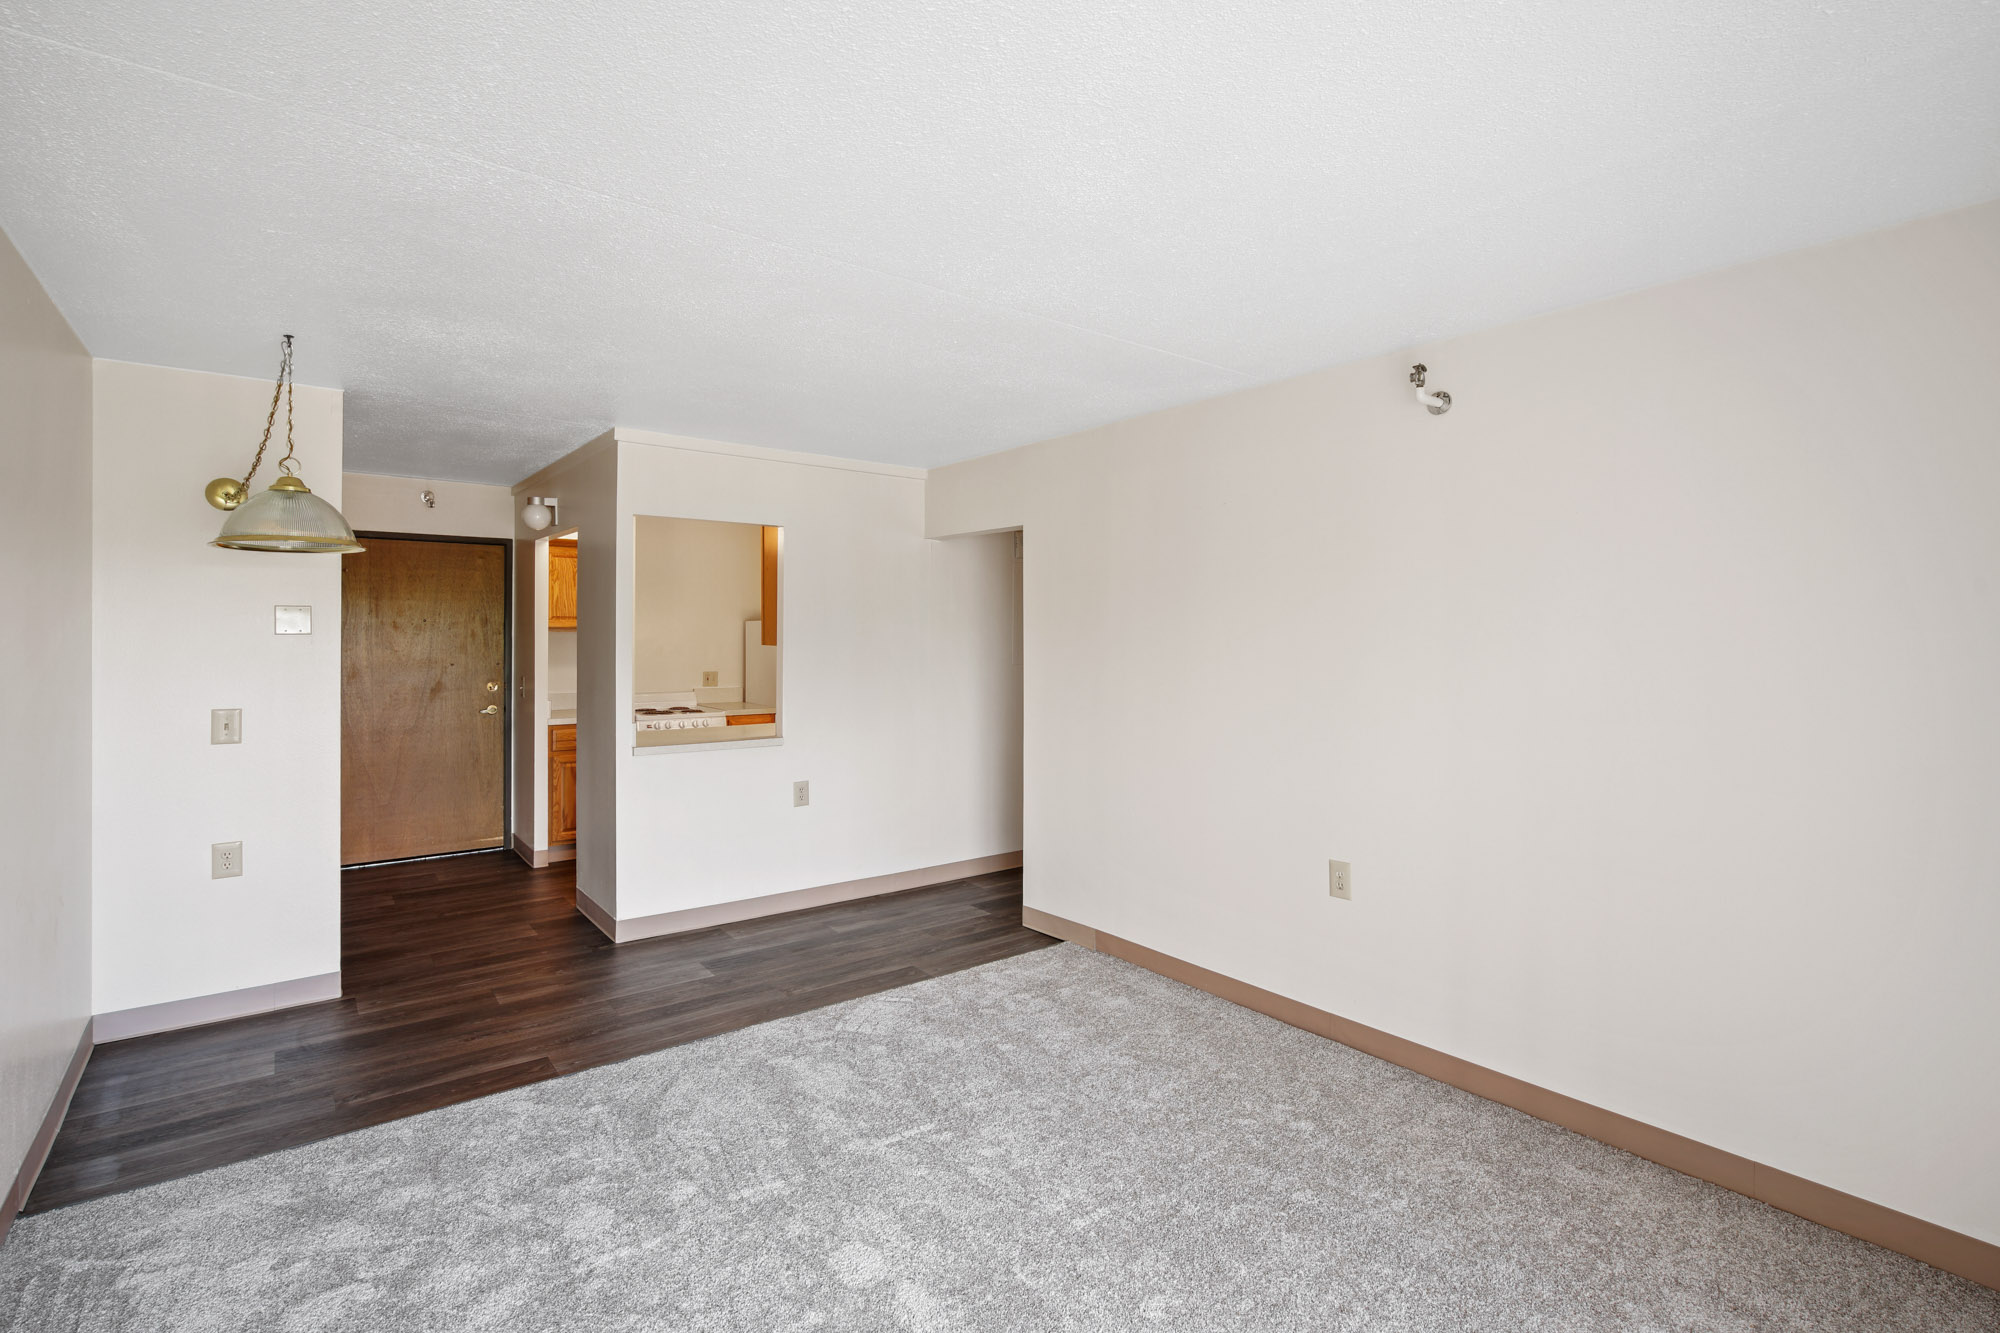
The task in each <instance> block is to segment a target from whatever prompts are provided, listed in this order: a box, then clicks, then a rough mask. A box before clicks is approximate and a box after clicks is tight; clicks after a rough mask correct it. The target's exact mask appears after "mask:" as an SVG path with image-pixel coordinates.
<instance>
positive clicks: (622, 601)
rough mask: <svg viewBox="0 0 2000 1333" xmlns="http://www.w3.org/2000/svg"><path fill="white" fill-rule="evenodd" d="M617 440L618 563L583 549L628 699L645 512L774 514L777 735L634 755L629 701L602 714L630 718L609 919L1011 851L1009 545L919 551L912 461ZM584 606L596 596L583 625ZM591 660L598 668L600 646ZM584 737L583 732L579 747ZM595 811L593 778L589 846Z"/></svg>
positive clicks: (734, 519) (619, 771) (1014, 811)
mask: <svg viewBox="0 0 2000 1333" xmlns="http://www.w3.org/2000/svg"><path fill="white" fill-rule="evenodd" d="M620 435H621V441H620V444H619V446H618V448H619V461H618V504H619V521H618V523H617V525H616V531H617V534H618V539H619V542H620V544H621V551H620V555H619V557H618V559H617V560H616V561H615V562H614V563H612V564H610V565H600V567H599V568H597V569H595V570H593V569H592V566H591V562H592V559H593V556H592V552H591V550H590V549H589V548H588V547H586V548H585V549H584V550H583V552H582V557H581V563H582V576H583V582H584V586H585V587H586V588H588V587H590V586H592V585H591V584H590V582H589V581H590V580H591V579H592V578H593V577H595V578H600V579H601V578H606V577H607V576H608V575H610V574H611V573H613V572H615V573H616V574H617V575H618V580H617V583H616V585H615V588H607V589H606V591H607V592H609V593H611V594H612V595H613V596H615V598H616V606H617V607H618V609H619V613H620V620H619V630H620V635H619V638H618V641H617V644H616V648H615V651H616V665H617V668H618V678H617V682H616V684H617V691H618V698H619V699H620V700H623V701H624V707H625V708H626V709H627V710H629V706H630V704H629V695H630V688H631V681H632V662H631V652H632V643H633V636H632V626H631V606H632V601H631V599H632V591H633V581H632V569H631V560H630V552H631V549H632V540H633V536H632V534H633V527H634V524H633V520H634V518H635V517H636V516H639V515H661V516H666V517H673V518H698V519H712V520H719V521H723V522H730V523H752V524H758V525H771V526H776V527H781V528H783V529H784V537H783V542H784V547H783V553H782V557H781V562H780V570H779V578H780V591H779V608H780V614H779V643H778V651H779V655H780V656H779V661H780V676H779V695H780V699H779V724H780V728H781V731H782V733H783V740H782V743H781V744H778V745H775V746H755V747H750V748H740V749H728V750H711V749H705V748H703V747H699V746H688V747H671V748H670V749H669V747H660V751H649V752H647V753H645V754H634V753H633V746H634V742H635V734H634V732H633V729H632V725H631V718H630V715H629V711H627V712H625V713H623V714H621V715H618V716H616V717H615V718H612V716H611V715H610V714H607V715H606V718H607V720H615V722H616V724H617V725H616V728H615V731H613V732H611V733H609V734H608V735H607V740H608V741H609V742H610V744H611V746H612V758H613V761H614V763H615V765H616V792H617V825H616V837H617V842H616V848H617V856H618V865H617V886H618V887H617V895H618V896H617V908H616V912H615V915H616V916H617V917H618V918H619V919H621V920H629V919H632V918H636V917H646V916H652V915H656V914H660V913H664V912H671V911H680V910H683V909H687V908H693V907H704V906H710V905H714V904H718V903H730V902H737V901H741V900H743V899H747V898H757V897H763V896H766V895H769V894H775V893H784V892H789V891H793V890H798V889H806V888H817V887H820V886H823V885H828V884H840V883H846V882H849V881H853V880H861V879H869V878H873V877H875V876H879V875H887V874H895V873H898V872H902V871H909V870H920V869H926V868H929V867H931V866H937V865H946V864H951V863H954V862H958V861H965V860H971V859H974V858H978V857H985V856H992V855H996V854H1000V853H1006V852H1013V851H1017V850H1019V847H1020V823H1019V811H1018V800H1019V788H1018V786H1016V785H1014V777H1015V773H1016V768H1015V766H1016V765H1018V758H1017V756H1018V753H1019V744H1020V732H1019V730H1018V720H1017V719H1018V711H1017V710H1018V706H1019V705H1018V691H1017V690H1016V689H1015V685H1014V681H1015V677H1014V673H1013V670H1012V663H1011V657H1010V656H1009V653H1010V651H1011V649H1010V645H1011V629H1010V624H1011V621H1010V608H1011V581H1010V576H1011V564H1010V562H1011V559H1012V544H1011V539H1009V538H996V539H992V540H988V541H984V542H969V543H964V544H960V543H942V542H927V541H926V540H925V539H924V535H923V516H924V481H923V478H922V475H921V474H916V473H913V472H911V471H910V470H909V469H887V468H871V467H869V466H867V465H860V466H858V467H848V466H843V465H840V464H839V463H837V462H835V461H834V460H820V461H817V462H811V461H783V460H779V459H776V458H772V457H768V456H757V455H755V454H754V453H752V452H749V451H745V452H716V451H714V450H713V446H710V445H708V444H707V442H703V441H692V440H691V441H688V442H687V444H688V445H689V446H692V447H676V446H674V445H672V444H671V443H662V444H653V443H638V442H633V441H632V440H631V439H629V438H627V437H626V433H625V432H620ZM659 438H661V439H663V440H671V439H672V438H673V437H659ZM566 518H567V513H566ZM589 532H590V529H589V528H588V527H586V528H585V537H586V540H587V539H588V537H589ZM586 614H589V604H587V603H586V604H585V605H584V606H582V607H580V609H579V611H578V617H579V620H582V618H583V617H584V616H585V615H586ZM582 651H583V654H584V656H585V658H586V660H585V661H584V662H583V664H582V672H581V674H582V675H583V676H585V677H588V676H589V675H590V663H589V661H588V660H587V659H588V656H589V654H590V652H591V644H590V643H589V642H587V641H586V642H585V643H584V644H583V645H582ZM614 702H616V701H615V700H614ZM597 735H606V733H604V732H593V733H592V736H593V737H594V736H597ZM585 741H586V737H585V734H584V732H583V729H582V727H581V726H579V731H578V750H579V755H580V756H581V753H582V750H583V747H584V744H585ZM662 751H665V752H662ZM800 779H805V780H807V781H809V782H810V783H811V784H812V802H811V804H810V805H808V806H804V807H795V806H793V804H792V784H793V782H795V781H797V780H800ZM589 802H590V792H589V789H587V788H586V789H585V790H584V791H583V792H582V793H581V794H580V796H579V803H580V807H581V813H580V816H579V851H580V853H582V852H584V851H586V850H587V848H588V845H589V841H590V837H591V834H590V830H589V827H588V825H587V824H586V823H584V822H583V821H584V820H587V819H588V818H589V810H588V806H589Z"/></svg>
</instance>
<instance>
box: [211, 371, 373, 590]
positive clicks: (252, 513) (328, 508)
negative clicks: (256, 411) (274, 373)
mask: <svg viewBox="0 0 2000 1333" xmlns="http://www.w3.org/2000/svg"><path fill="white" fill-rule="evenodd" d="M281 399H282V400H283V402H284V404H285V456H284V457H283V458H281V459H279V460H278V472H279V476H278V479H277V480H276V481H274V482H272V483H271V486H270V489H269V490H267V491H265V492H264V493H263V494H262V495H256V496H253V495H251V494H250V479H251V478H252V477H255V476H256V475H257V467H258V465H259V464H261V463H262V462H263V461H264V450H265V449H266V448H267V447H269V445H270V443H271V430H272V428H273V427H274V426H276V425H277V423H278V403H279V401H280V400H281ZM296 453H297V445H296V444H295V443H294V442H293V439H292V335H291V334H289V333H288V334H286V335H285V351H284V356H283V357H282V358H281V359H280V360H279V362H278V382H277V384H276V385H275V386H273V388H272V389H271V410H270V412H269V413H268V414H267V415H266V416H265V418H264V438H263V439H261V440H259V441H258V442H257V456H256V457H255V458H252V459H251V460H250V470H249V471H248V472H246V473H245V474H244V475H243V480H241V481H238V480H236V479H235V478H234V477H217V478H216V479H215V480H214V481H211V482H210V483H208V489H207V491H206V494H207V496H208V502H209V503H210V504H212V505H214V506H215V507H216V508H217V509H221V510H224V511H226V512H227V513H228V514H229V517H228V518H225V519H223V520H222V531H221V532H220V533H218V534H217V535H216V538H215V540H214V541H212V542H210V543H209V545H210V546H222V547H227V548H229V549H230V550H235V551H303V552H327V553H344V552H348V551H359V550H362V549H363V548H362V546H361V544H360V543H359V542H357V541H355V540H354V529H353V528H350V527H348V526H347V520H346V519H344V518H342V517H341V516H340V511H339V510H338V509H335V508H334V507H333V506H332V505H330V504H328V503H327V502H326V501H324V500H322V499H320V498H319V497H318V496H317V495H314V494H313V493H312V489H311V488H310V487H309V486H307V485H306V484H305V483H304V482H303V481H300V480H299V478H298V475H297V469H298V464H297V463H296V462H295V461H294V456H295V454H296Z"/></svg>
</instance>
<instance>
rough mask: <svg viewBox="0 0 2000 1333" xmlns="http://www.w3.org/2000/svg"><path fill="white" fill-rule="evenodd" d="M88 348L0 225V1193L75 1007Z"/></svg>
mask: <svg viewBox="0 0 2000 1333" xmlns="http://www.w3.org/2000/svg"><path fill="white" fill-rule="evenodd" d="M90 491H91V467H90V355H89V353H87V352H85V351H84V348H83V344H82V343H80V342H78V341H77V339H76V335H75V334H73V333H71V332H70V328H69V325H68V324H66V323H64V321H63V317H62V314H61V312H59V311H58V310H57V309H56V307H55V306H54V304H53V303H51V302H50V300H49V298H48V296H47V295H46V294H45V293H44V292H43V291H42V288H41V284H40V283H38V282H37V281H36V280H35V275H34V274H33V273H32V272H30V271H29V269H28V266H27V265H26V264H25V263H24V262H22V260H21V257H20V255H19V254H17V253H16V252H15V250H14V247H13V245H12V244H11V243H10V242H9V241H8V240H7V238H6V237H5V236H4V235H0V494H5V495H7V496H10V497H12V499H13V505H12V512H11V514H10V517H9V519H8V521H7V522H6V523H5V524H0V570H4V571H5V577H4V578H0V624H4V625H5V626H6V631H5V633H4V634H0V710H4V713H0V716H4V717H5V724H4V730H5V733H6V736H7V745H8V748H9V751H10V753H11V758H10V759H9V761H8V762H7V763H6V764H4V765H0V845H4V846H5V847H6V849H7V853H6V854H7V871H6V873H5V874H4V875H0V1191H4V1190H5V1189H6V1187H7V1186H8V1185H10V1184H12V1183H13V1179H14V1173H15V1171H16V1170H18V1169H19V1167H20V1165H21V1161H22V1158H23V1157H24V1156H25V1155H26V1153H27V1150H28V1145H29V1143H30V1142H31V1141H32V1140H33V1138H34V1136H35V1131H36V1130H37V1129H39V1128H40V1127H41V1123H42V1118H43V1117H44V1116H45V1115H46V1114H47V1113H48V1110H49V1103H50V1101H51V1099H52V1098H53V1097H54V1096H55V1093H56V1089H57V1087H58V1085H59V1084H60V1082H61V1080H62V1075H63V1071H64V1069H65V1068H66V1067H67V1066H68V1064H69V1061H70V1057H71V1056H72V1055H73V1054H74V1053H75V1051H76V1045H77V1039H78V1038H79V1037H80V1036H82V1034H83V1026H84V1023H85V1022H86V1021H87V1020H88V1019H89V1017H90V1013H91V1008H90V524H91V515H90Z"/></svg>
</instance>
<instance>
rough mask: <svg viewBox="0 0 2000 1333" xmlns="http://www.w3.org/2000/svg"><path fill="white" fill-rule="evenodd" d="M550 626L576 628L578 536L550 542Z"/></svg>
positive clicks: (551, 627)
mask: <svg viewBox="0 0 2000 1333" xmlns="http://www.w3.org/2000/svg"><path fill="white" fill-rule="evenodd" d="M549 628H550V629H575V628H576V538H574V537H558V538H556V539H555V540H554V541H552V542H550V543H549Z"/></svg>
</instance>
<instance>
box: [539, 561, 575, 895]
mask: <svg viewBox="0 0 2000 1333" xmlns="http://www.w3.org/2000/svg"><path fill="white" fill-rule="evenodd" d="M542 546H543V548H544V550H545V552H546V554H547V557H548V614H547V615H546V616H544V617H542V618H541V619H540V622H539V623H538V624H537V625H536V627H535V633H536V634H537V635H539V636H540V638H541V648H542V651H541V652H540V653H538V654H537V656H539V657H541V658H542V660H543V661H544V663H545V664H546V665H545V666H544V667H543V669H542V682H541V692H542V700H543V701H544V702H545V703H546V705H547V707H548V732H547V744H546V754H547V761H548V771H549V781H548V816H547V820H548V823H547V836H546V837H545V838H544V839H543V841H542V847H543V848H544V849H545V850H546V858H547V860H548V861H559V860H568V859H573V858H574V857H575V856H576V652H577V650H576V568H577V536H576V533H574V532H571V533H570V534H569V535H568V536H564V537H550V538H547V539H546V540H544V541H543V542H542Z"/></svg>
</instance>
